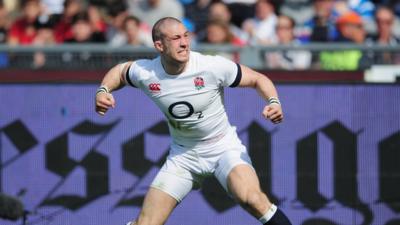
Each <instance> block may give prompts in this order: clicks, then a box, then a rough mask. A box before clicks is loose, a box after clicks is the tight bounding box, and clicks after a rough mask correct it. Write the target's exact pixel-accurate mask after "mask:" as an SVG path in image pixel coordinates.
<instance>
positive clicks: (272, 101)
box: [268, 97, 281, 105]
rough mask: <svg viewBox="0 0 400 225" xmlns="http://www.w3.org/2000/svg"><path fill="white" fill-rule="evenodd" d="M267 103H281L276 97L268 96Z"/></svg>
mask: <svg viewBox="0 0 400 225" xmlns="http://www.w3.org/2000/svg"><path fill="white" fill-rule="evenodd" d="M268 104H278V105H280V104H281V101H279V99H278V98H277V97H270V98H269V99H268Z"/></svg>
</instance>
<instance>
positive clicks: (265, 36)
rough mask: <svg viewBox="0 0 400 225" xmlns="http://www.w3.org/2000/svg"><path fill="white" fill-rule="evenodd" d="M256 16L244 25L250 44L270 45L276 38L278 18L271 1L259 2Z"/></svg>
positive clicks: (262, 0) (259, 0)
mask: <svg viewBox="0 0 400 225" xmlns="http://www.w3.org/2000/svg"><path fill="white" fill-rule="evenodd" d="M255 10H256V11H255V16H254V17H253V18H251V19H247V20H246V21H245V22H244V23H243V28H242V29H243V30H244V31H245V32H246V33H247V35H248V37H247V42H248V43H249V44H253V45H257V44H261V45H268V44H270V43H271V42H272V40H273V39H274V38H275V26H276V22H277V16H276V14H275V11H274V6H273V4H272V3H271V2H270V1H269V0H258V1H257V3H256V6H255Z"/></svg>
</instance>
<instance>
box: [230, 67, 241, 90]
mask: <svg viewBox="0 0 400 225" xmlns="http://www.w3.org/2000/svg"><path fill="white" fill-rule="evenodd" d="M236 66H237V74H236V78H235V81H233V83H232V84H231V85H229V87H237V86H238V85H239V83H240V80H241V79H242V68H241V67H240V65H239V63H236Z"/></svg>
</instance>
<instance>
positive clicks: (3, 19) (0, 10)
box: [0, 0, 9, 68]
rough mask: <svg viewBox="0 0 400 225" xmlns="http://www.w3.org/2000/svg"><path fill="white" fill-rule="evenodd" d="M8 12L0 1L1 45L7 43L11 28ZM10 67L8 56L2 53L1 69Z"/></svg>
mask: <svg viewBox="0 0 400 225" xmlns="http://www.w3.org/2000/svg"><path fill="white" fill-rule="evenodd" d="M8 14H9V12H8V10H7V8H6V7H5V5H4V3H3V1H2V0H0V43H1V44H4V43H6V41H7V31H8V27H9V22H8V21H9V20H8ZM7 66H8V55H7V53H5V52H0V68H4V67H7Z"/></svg>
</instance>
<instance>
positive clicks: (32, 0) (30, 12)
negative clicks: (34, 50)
mask: <svg viewBox="0 0 400 225" xmlns="http://www.w3.org/2000/svg"><path fill="white" fill-rule="evenodd" d="M22 10H23V11H22V16H21V17H20V18H18V19H17V20H16V21H15V22H14V23H13V24H12V25H11V28H10V30H9V33H8V41H7V42H8V43H9V44H11V45H29V44H32V42H33V40H34V39H35V36H36V29H35V26H34V23H35V21H36V20H37V19H38V17H39V15H40V13H41V8H40V1H39V0H25V1H23V2H22Z"/></svg>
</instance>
